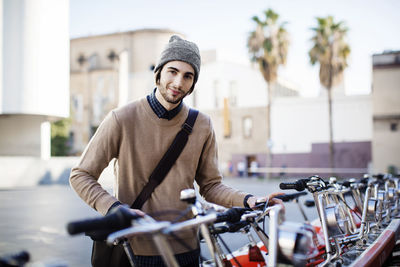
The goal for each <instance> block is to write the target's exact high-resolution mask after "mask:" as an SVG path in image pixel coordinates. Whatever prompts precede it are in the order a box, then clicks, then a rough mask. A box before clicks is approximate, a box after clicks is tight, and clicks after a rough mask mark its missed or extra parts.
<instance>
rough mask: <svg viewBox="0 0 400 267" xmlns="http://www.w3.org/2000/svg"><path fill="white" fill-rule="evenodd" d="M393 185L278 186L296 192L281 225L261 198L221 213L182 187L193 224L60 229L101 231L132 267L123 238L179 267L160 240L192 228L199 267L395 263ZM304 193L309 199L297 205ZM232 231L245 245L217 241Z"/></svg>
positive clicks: (120, 220) (143, 222) (315, 180)
mask: <svg viewBox="0 0 400 267" xmlns="http://www.w3.org/2000/svg"><path fill="white" fill-rule="evenodd" d="M399 181H400V176H394V175H391V174H378V175H365V177H364V178H363V179H360V180H356V179H349V180H345V181H340V182H339V181H337V179H336V178H333V177H332V178H330V179H329V180H326V179H323V178H321V177H319V176H311V177H308V178H305V179H299V180H297V181H295V182H289V183H281V184H280V189H282V190H296V191H298V192H295V193H290V194H286V195H282V196H279V198H281V199H282V200H283V201H284V202H288V201H293V202H296V203H297V204H298V207H299V210H300V212H301V214H302V215H303V217H304V218H303V220H301V222H299V221H286V220H285V215H284V212H283V208H282V207H281V206H280V205H275V206H268V201H266V202H262V203H258V205H257V208H256V209H246V208H230V209H225V208H223V207H220V206H217V205H214V204H210V203H206V202H204V201H201V200H199V198H198V197H197V196H196V193H195V191H194V190H192V189H186V190H183V191H182V192H181V200H182V201H185V202H187V204H188V209H187V210H186V212H191V213H192V214H193V216H192V217H193V218H192V219H189V220H185V221H180V222H167V221H157V220H155V219H154V218H152V217H150V216H147V215H146V216H145V217H140V216H136V215H134V214H132V213H131V212H129V211H128V208H125V207H119V208H117V209H115V210H113V211H112V212H111V213H110V214H108V215H107V216H104V217H99V218H92V219H86V220H82V221H75V222H71V223H69V224H68V225H67V230H68V232H69V234H71V235H76V234H80V233H89V232H90V233H93V232H96V231H101V232H102V233H103V234H105V236H106V242H107V243H108V244H109V245H110V246H112V245H121V244H122V245H123V246H124V249H125V252H126V253H127V255H128V257H129V259H130V262H131V265H132V266H135V262H134V257H133V254H132V251H131V248H130V246H129V245H128V241H127V240H128V239H129V238H130V237H133V236H138V235H151V236H152V237H153V240H154V242H155V244H156V246H157V249H158V250H159V253H160V255H161V256H162V258H163V260H164V263H165V265H166V266H172V267H176V266H179V265H178V263H177V261H176V259H175V257H174V255H173V253H172V250H171V248H170V246H169V244H168V242H167V237H168V236H175V237H176V235H175V233H176V232H178V231H181V230H184V229H198V230H199V235H200V239H201V240H202V242H204V243H205V244H206V246H205V247H206V248H207V249H208V252H209V253H208V254H209V259H205V258H204V257H201V265H202V266H218V267H220V266H223V267H227V266H243V267H245V266H278V265H291V266H400V260H399V259H398V257H396V253H395V252H396V251H397V250H398V248H397V240H398V239H399V238H398V237H399V234H400V214H399V212H400V206H399V198H400V184H399ZM310 194H311V195H312V200H311V199H307V200H305V201H301V200H302V198H303V197H304V196H306V195H310ZM305 208H315V209H316V210H317V214H318V218H316V219H314V220H312V221H310V220H309V219H308V218H307V216H306V212H305V210H304V209H305ZM181 215H182V214H181ZM236 232H241V233H243V234H245V235H247V236H248V240H249V242H248V244H246V246H244V247H243V248H240V249H238V250H235V251H232V250H231V249H230V248H229V244H227V243H226V242H225V241H224V239H223V238H222V236H223V235H224V234H230V233H236ZM182 242H183V241H182ZM202 254H204V253H202ZM0 266H3V265H1V264H0ZM4 266H7V265H4ZM10 266H12V265H10Z"/></svg>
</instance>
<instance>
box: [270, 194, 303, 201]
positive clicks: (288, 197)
mask: <svg viewBox="0 0 400 267" xmlns="http://www.w3.org/2000/svg"><path fill="white" fill-rule="evenodd" d="M305 195H307V192H299V193H292V194H285V195H280V196H276V197H274V198H278V199H280V200H282V201H283V202H289V201H291V200H293V199H296V198H298V197H301V196H305Z"/></svg>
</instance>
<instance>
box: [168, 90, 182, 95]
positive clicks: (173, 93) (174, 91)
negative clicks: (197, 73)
mask: <svg viewBox="0 0 400 267" xmlns="http://www.w3.org/2000/svg"><path fill="white" fill-rule="evenodd" d="M169 90H170V91H171V93H172V95H173V96H177V95H179V94H180V93H181V92H180V91H179V90H174V89H171V88H169Z"/></svg>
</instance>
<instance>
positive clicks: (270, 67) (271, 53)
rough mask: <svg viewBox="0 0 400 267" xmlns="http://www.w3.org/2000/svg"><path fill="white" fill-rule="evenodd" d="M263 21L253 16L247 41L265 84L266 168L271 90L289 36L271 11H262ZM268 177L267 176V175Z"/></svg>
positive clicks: (283, 60)
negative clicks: (254, 24) (252, 26)
mask: <svg viewBox="0 0 400 267" xmlns="http://www.w3.org/2000/svg"><path fill="white" fill-rule="evenodd" d="M264 15H265V19H264V20H261V19H260V18H259V17H257V16H254V17H253V18H252V19H253V21H254V22H255V23H256V29H255V31H253V32H251V33H250V36H249V38H248V41H247V47H248V49H249V52H250V55H251V60H252V61H254V62H256V63H257V64H258V67H259V69H260V71H261V73H262V75H263V77H264V80H265V81H266V82H267V110H266V113H267V118H266V127H267V136H266V137H267V140H268V144H269V145H268V146H267V160H268V164H267V166H269V167H271V166H272V154H271V146H270V144H271V98H272V90H273V89H274V88H275V83H276V80H277V76H278V67H279V66H280V65H284V64H285V63H286V56H287V51H288V47H289V35H288V33H287V31H286V29H285V28H284V25H285V23H281V24H278V18H279V15H278V14H277V13H275V12H274V11H273V10H272V9H268V10H266V11H264ZM268 177H269V175H268Z"/></svg>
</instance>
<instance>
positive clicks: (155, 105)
mask: <svg viewBox="0 0 400 267" xmlns="http://www.w3.org/2000/svg"><path fill="white" fill-rule="evenodd" d="M156 90H157V87H156V88H154V90H153V92H152V93H151V94H149V95H148V96H147V102H149V105H150V107H151V109H152V110H153V111H154V113H155V114H156V115H157V117H159V118H160V119H167V120H172V119H173V118H174V117H175V116H176V115H177V114H178V113H179V111H181V109H182V107H183V104H182V101H181V102H180V103H179V105H178V106H177V107H176V108H174V109H172V110H170V111H168V110H166V109H165V108H164V107H163V105H161V103H160V102H159V101H158V100H157V98H156Z"/></svg>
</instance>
